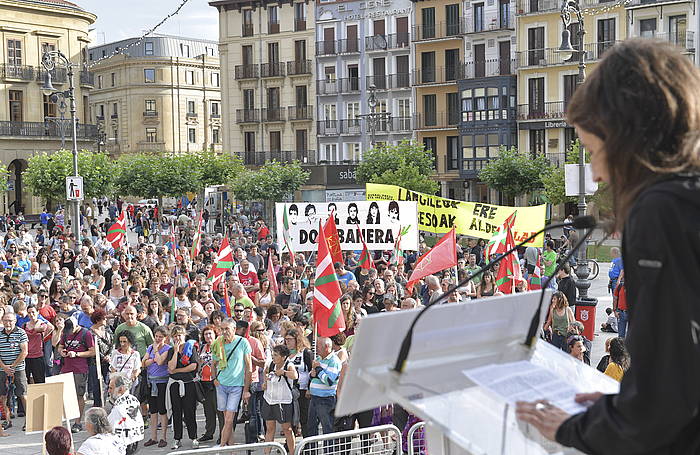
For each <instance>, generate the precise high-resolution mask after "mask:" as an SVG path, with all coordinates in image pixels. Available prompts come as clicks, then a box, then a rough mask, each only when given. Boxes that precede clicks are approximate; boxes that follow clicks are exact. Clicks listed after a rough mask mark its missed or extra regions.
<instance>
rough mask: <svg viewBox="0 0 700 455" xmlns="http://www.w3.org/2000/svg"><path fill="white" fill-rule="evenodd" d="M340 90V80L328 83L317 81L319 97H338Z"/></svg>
mask: <svg viewBox="0 0 700 455" xmlns="http://www.w3.org/2000/svg"><path fill="white" fill-rule="evenodd" d="M339 90H340V82H339V80H338V79H335V80H332V81H327V80H320V81H316V91H317V92H318V94H319V95H336V94H338V91H339Z"/></svg>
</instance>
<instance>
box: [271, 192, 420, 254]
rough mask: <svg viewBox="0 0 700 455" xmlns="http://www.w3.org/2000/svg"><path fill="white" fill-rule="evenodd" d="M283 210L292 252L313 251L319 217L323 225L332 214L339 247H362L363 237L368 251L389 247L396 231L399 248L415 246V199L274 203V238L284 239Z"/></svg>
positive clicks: (345, 248) (417, 236)
mask: <svg viewBox="0 0 700 455" xmlns="http://www.w3.org/2000/svg"><path fill="white" fill-rule="evenodd" d="M285 211H286V214H287V221H288V224H289V236H290V237H291V240H292V249H293V250H294V251H316V237H317V236H318V226H319V220H320V221H321V222H323V223H324V224H325V222H326V220H327V219H328V216H329V215H330V213H331V212H333V213H334V214H335V222H336V225H337V227H338V238H339V240H340V245H341V249H342V250H344V251H348V250H361V249H362V240H361V238H360V233H358V226H359V230H360V231H361V235H362V238H364V240H365V242H366V243H367V247H368V248H369V249H370V250H391V249H393V248H394V242H396V239H397V238H398V236H399V233H400V232H401V231H402V230H404V231H405V233H404V235H402V236H401V248H402V249H404V250H417V249H418V238H419V234H418V215H417V204H416V203H415V202H399V201H389V200H384V201H355V202H289V203H276V204H275V215H276V219H277V238H278V239H282V238H284V234H283V233H284V218H285Z"/></svg>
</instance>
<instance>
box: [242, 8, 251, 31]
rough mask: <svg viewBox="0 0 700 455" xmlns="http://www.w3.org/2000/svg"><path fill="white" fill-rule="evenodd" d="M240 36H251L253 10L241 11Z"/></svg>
mask: <svg viewBox="0 0 700 455" xmlns="http://www.w3.org/2000/svg"><path fill="white" fill-rule="evenodd" d="M242 36H253V10H250V9H246V10H243V31H242Z"/></svg>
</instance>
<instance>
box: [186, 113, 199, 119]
mask: <svg viewBox="0 0 700 455" xmlns="http://www.w3.org/2000/svg"><path fill="white" fill-rule="evenodd" d="M185 117H186V118H197V113H196V112H188V113H186V114H185Z"/></svg>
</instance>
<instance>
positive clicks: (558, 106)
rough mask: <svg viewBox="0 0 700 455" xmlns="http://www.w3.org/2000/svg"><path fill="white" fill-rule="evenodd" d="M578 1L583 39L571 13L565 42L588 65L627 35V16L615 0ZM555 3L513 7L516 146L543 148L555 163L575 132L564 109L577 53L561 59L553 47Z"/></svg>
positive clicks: (557, 22) (532, 0)
mask: <svg viewBox="0 0 700 455" xmlns="http://www.w3.org/2000/svg"><path fill="white" fill-rule="evenodd" d="M633 1H634V0H633ZM581 6H582V8H584V10H585V16H584V17H585V32H586V33H585V35H584V42H583V43H581V42H579V34H578V30H579V29H578V27H579V23H578V22H577V21H576V18H575V16H574V17H573V21H572V23H571V25H570V26H569V31H570V32H571V44H572V45H573V47H574V48H575V49H577V50H580V51H583V52H585V59H586V71H591V70H592V69H593V68H594V67H595V64H596V63H597V62H598V61H599V60H600V58H601V57H602V56H603V55H604V53H605V51H606V50H607V49H609V48H610V47H612V46H613V45H614V44H615V43H616V42H618V41H620V40H623V39H625V38H626V37H627V17H626V11H625V7H624V6H622V4H621V3H616V2H598V1H597V0H582V1H581ZM560 7H561V2H558V1H555V0H517V13H516V14H517V21H518V23H517V53H516V64H517V67H518V113H517V115H518V136H519V137H518V143H519V150H520V151H521V152H527V153H530V154H531V155H533V156H535V155H540V154H545V155H547V156H548V157H549V158H550V160H551V161H552V162H555V163H561V162H563V161H564V159H565V154H566V150H567V149H569V148H570V146H571V143H572V142H573V141H574V140H575V138H576V132H575V130H574V128H573V127H572V126H571V125H569V124H568V123H567V122H566V119H565V115H564V114H565V111H566V105H567V103H568V102H569V100H570V99H571V96H572V95H573V93H574V90H575V89H576V81H577V77H578V53H575V54H574V55H573V56H572V57H570V58H568V59H565V58H564V57H565V56H564V55H562V54H561V53H559V52H558V48H559V46H560V44H561V34H562V31H563V23H562V20H561V17H560Z"/></svg>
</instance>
